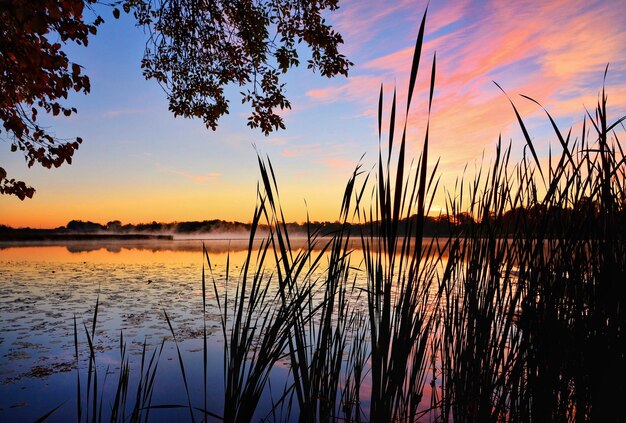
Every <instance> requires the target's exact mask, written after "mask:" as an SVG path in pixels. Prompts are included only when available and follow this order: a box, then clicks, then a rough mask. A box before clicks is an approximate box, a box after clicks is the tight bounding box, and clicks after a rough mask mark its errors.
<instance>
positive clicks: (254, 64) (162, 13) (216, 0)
mask: <svg viewBox="0 0 626 423" xmlns="http://www.w3.org/2000/svg"><path fill="white" fill-rule="evenodd" d="M96 4H99V5H104V6H107V7H113V9H112V11H113V16H114V17H115V18H119V16H120V8H121V9H122V10H124V11H125V12H126V13H132V14H133V16H134V17H135V18H136V20H137V24H138V25H140V26H144V27H146V28H147V33H148V34H149V37H150V38H149V41H148V43H147V45H146V50H145V54H144V57H143V60H142V62H141V67H142V69H143V71H144V76H145V77H146V78H147V79H154V80H156V81H157V82H158V83H159V84H160V85H161V87H163V89H164V90H165V92H166V93H167V97H168V100H169V108H170V111H172V112H173V113H174V115H175V116H183V117H188V118H201V119H202V120H203V121H204V123H205V125H206V126H207V128H211V129H213V130H215V129H216V128H217V122H218V120H219V118H220V117H221V116H222V115H224V114H226V113H228V99H227V98H226V97H225V95H224V89H225V88H226V87H227V86H228V85H237V86H239V87H242V89H243V90H244V91H243V92H241V95H242V102H243V103H250V105H251V107H252V114H251V116H250V117H249V118H248V126H250V127H251V128H260V129H261V131H262V132H263V133H264V134H266V135H267V134H269V133H270V132H272V131H274V130H277V129H284V128H285V124H284V122H283V119H282V117H281V116H280V115H279V114H278V111H279V110H282V109H285V108H290V107H291V105H290V103H289V101H288V100H287V98H286V97H285V85H284V84H283V83H281V75H282V74H284V73H286V72H287V71H288V70H289V69H290V68H292V67H294V66H298V65H299V64H300V60H301V59H300V57H299V51H298V49H299V48H301V46H303V45H306V47H308V48H310V50H311V57H310V58H309V59H307V68H308V69H311V71H313V72H316V71H317V72H319V73H320V74H321V75H323V76H326V77H332V76H336V75H346V76H347V74H348V69H349V67H350V66H351V65H352V63H351V62H350V61H349V60H347V59H346V58H345V57H344V56H343V55H342V54H340V53H339V50H338V48H339V46H340V44H341V43H342V42H343V40H342V38H341V35H340V34H338V33H337V32H335V31H334V30H333V29H332V27H331V26H330V25H328V24H327V23H326V21H325V19H324V18H323V17H322V14H323V13H324V12H326V11H327V10H330V11H334V10H336V9H337V8H338V0H315V1H309V0H307V1H299V2H292V1H289V0H256V1H230V0H212V1H198V0H176V1H166V2H164V1H158V0H117V1H111V2H110V3H107V2H100V1H98V0H67V1H63V2H59V1H54V0H37V1H30V2H25V1H22V0H8V1H3V2H0V70H1V72H0V120H1V121H2V123H3V129H1V130H0V136H1V137H2V139H3V140H4V141H7V142H9V143H10V144H11V151H18V150H19V151H21V152H23V154H24V155H25V158H26V161H27V164H28V167H31V166H33V165H34V164H35V163H38V164H40V165H42V166H44V167H46V168H51V167H53V166H54V167H59V166H61V165H62V164H63V163H68V164H71V162H72V157H73V155H74V152H75V150H76V149H78V147H79V144H80V143H81V142H82V139H81V138H80V137H76V139H73V140H68V139H63V138H60V137H58V136H56V135H55V134H54V132H52V130H50V129H49V128H45V127H42V126H40V125H39V123H38V120H37V117H38V114H39V113H41V112H42V111H43V112H46V113H50V114H52V115H53V116H57V115H60V114H63V115H65V116H70V115H72V114H73V113H76V112H77V110H76V108H74V107H71V106H69V105H66V104H65V100H67V98H68V95H69V94H70V92H71V91H76V92H83V93H85V94H87V93H89V90H90V82H89V77H88V76H87V75H85V74H83V68H82V66H80V65H79V64H77V63H73V62H71V61H70V58H69V57H68V56H67V54H66V53H65V51H64V50H63V48H64V46H65V45H66V44H67V43H69V42H74V43H76V44H78V45H85V46H87V45H88V43H89V37H90V36H92V35H95V34H96V33H97V28H98V26H99V25H100V24H102V23H103V22H104V19H103V18H102V17H101V16H100V15H98V14H97V13H96V11H95V10H94V6H95V5H96ZM87 11H90V12H92V14H93V21H92V22H88V20H87V18H86V17H85V13H86V12H87ZM57 39H58V41H57ZM34 193H35V189H34V188H32V187H30V186H28V185H26V183H25V182H23V181H17V180H15V179H13V178H10V177H9V176H8V175H7V172H6V170H5V169H3V168H2V167H0V194H8V195H16V196H17V197H18V198H20V199H21V200H24V199H25V198H31V197H32V196H33V194H34Z"/></svg>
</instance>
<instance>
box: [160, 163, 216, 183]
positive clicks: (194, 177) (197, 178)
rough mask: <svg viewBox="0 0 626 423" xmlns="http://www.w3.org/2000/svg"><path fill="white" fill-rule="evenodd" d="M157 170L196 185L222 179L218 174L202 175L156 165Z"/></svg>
mask: <svg viewBox="0 0 626 423" xmlns="http://www.w3.org/2000/svg"><path fill="white" fill-rule="evenodd" d="M157 166H158V168H159V170H160V171H161V172H164V173H171V174H172V175H177V176H182V177H183V178H185V179H188V180H190V181H192V182H196V183H204V182H208V181H215V180H217V179H219V178H221V177H222V174H221V173H219V172H207V173H202V174H196V173H191V172H187V171H184V170H178V169H173V168H169V167H165V166H161V165H157Z"/></svg>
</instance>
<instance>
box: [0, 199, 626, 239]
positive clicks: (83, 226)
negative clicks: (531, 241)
mask: <svg viewBox="0 0 626 423" xmlns="http://www.w3.org/2000/svg"><path fill="white" fill-rule="evenodd" d="M599 212H600V210H599V208H598V205H597V204H595V203H593V202H592V201H588V202H586V201H581V202H580V203H579V204H577V205H576V207H574V208H562V207H545V206H534V207H531V208H523V207H517V208H514V209H511V210H508V211H506V212H505V213H503V214H502V215H501V217H499V218H497V219H496V218H494V216H493V215H492V214H489V215H486V216H472V215H470V214H468V213H458V214H455V215H448V214H441V215H439V216H426V218H425V221H424V236H434V235H439V236H442V235H443V236H445V235H449V234H451V233H456V234H459V233H462V232H465V231H471V232H472V233H474V234H475V233H477V232H478V233H480V231H485V232H487V231H489V232H491V231H493V230H494V228H495V229H496V230H497V231H498V232H499V233H500V234H502V236H508V235H511V234H512V233H513V230H514V229H515V227H516V226H517V225H520V224H521V225H523V226H524V227H525V228H526V229H527V231H526V233H528V234H532V233H537V234H542V236H546V235H548V236H552V237H559V234H561V233H565V232H568V231H570V230H571V225H572V222H575V221H576V216H577V215H580V214H581V213H582V214H585V215H587V216H589V214H590V213H592V214H593V213H599ZM416 219H417V217H416V216H412V217H410V218H409V219H403V220H401V221H400V222H399V225H398V228H397V231H398V233H399V234H404V233H406V232H407V231H409V230H411V228H415V227H416V224H415V223H416V221H417V220H416ZM620 221H621V222H624V221H626V211H622V216H621V219H620ZM250 226H251V224H250V223H243V222H237V221H227V220H221V219H212V220H202V221H183V222H169V223H163V222H156V221H152V222H150V223H138V224H131V223H126V224H124V223H122V222H121V221H119V220H112V221H110V222H107V223H106V224H101V223H96V222H91V221H82V220H71V221H70V222H68V223H67V225H66V226H60V227H58V228H55V229H31V228H19V229H15V228H11V227H9V226H6V225H0V236H1V235H3V234H12V233H13V234H14V233H18V232H19V233H47V234H72V233H74V234H80V233H85V234H89V233H108V234H141V233H150V234H172V235H176V234H180V235H183V234H211V235H220V234H223V235H224V236H226V237H227V236H228V234H235V233H237V234H242V233H248V232H249V231H250ZM286 226H287V230H288V231H289V233H290V234H295V235H297V234H302V235H306V234H308V233H317V234H319V235H321V236H327V235H332V234H333V233H334V232H336V231H339V230H341V229H342V224H341V223H340V222H319V221H313V222H308V223H297V222H292V223H287V225H286ZM517 227H519V226H517ZM379 230H381V228H380V227H379V225H377V223H374V224H371V223H365V224H358V223H354V224H351V225H350V231H351V233H352V234H353V235H358V234H370V233H371V232H377V231H379ZM267 231H269V227H268V226H267V225H261V226H260V227H259V232H267ZM580 231H581V233H580V236H586V237H589V236H592V237H593V233H590V231H591V232H593V231H594V228H593V227H592V226H589V227H588V228H580ZM583 232H584V233H583Z"/></svg>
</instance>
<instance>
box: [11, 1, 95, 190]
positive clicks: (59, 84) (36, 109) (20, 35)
mask: <svg viewBox="0 0 626 423" xmlns="http://www.w3.org/2000/svg"><path fill="white" fill-rule="evenodd" d="M93 3H95V0H68V1H64V2H58V1H54V0H40V1H33V2H25V1H21V0H10V1H3V2H1V3H0V70H1V72H0V120H1V121H2V124H3V127H2V128H1V129H0V136H1V137H2V138H3V140H4V141H7V142H9V143H11V151H17V150H20V151H22V152H23V153H24V156H25V158H26V161H27V163H28V167H31V166H33V164H35V163H39V164H40V165H42V166H44V167H46V168H51V167H52V166H54V167H59V166H61V165H62V164H63V163H65V162H67V163H71V162H72V155H73V154H74V151H75V150H76V149H77V148H78V146H79V144H80V143H81V142H82V140H81V139H80V137H78V138H76V139H75V140H65V139H61V138H59V137H57V136H56V135H55V134H54V133H53V132H51V131H50V130H49V129H47V128H44V127H41V126H40V125H39V124H38V121H37V117H38V114H39V113H40V112H41V111H44V112H46V113H51V114H52V115H53V116H57V115H59V114H63V115H65V116H70V115H72V114H73V113H76V109H75V108H73V107H71V106H67V105H65V104H64V102H63V100H65V99H67V97H68V94H69V93H70V92H71V91H72V90H73V91H76V92H83V93H85V94H86V93H88V92H89V89H90V84H89V78H88V77H87V76H86V75H84V74H83V73H82V67H81V66H80V65H78V64H76V63H72V62H70V60H69V58H68V57H67V55H66V54H65V52H64V51H63V45H62V43H63V44H65V43H68V42H74V43H76V44H79V45H85V46H86V45H87V44H88V42H89V37H90V36H91V35H93V34H95V33H96V30H97V26H98V25H99V24H100V23H101V22H102V19H100V18H96V19H95V20H94V22H92V23H87V22H85V20H84V17H83V13H84V11H85V8H89V7H91V5H92V4H93ZM57 37H58V40H59V41H60V42H59V41H55V39H56V38H57ZM34 193H35V190H34V189H33V188H32V187H29V186H27V185H26V184H25V183H24V182H23V181H16V180H15V179H9V178H8V177H7V173H6V171H5V170H4V169H3V168H1V167H0V194H10V195H16V196H18V197H19V198H20V199H21V200H23V199H24V198H26V197H28V198H31V197H32V196H33V194H34Z"/></svg>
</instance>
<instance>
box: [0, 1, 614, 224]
mask: <svg viewBox="0 0 626 423" xmlns="http://www.w3.org/2000/svg"><path fill="white" fill-rule="evenodd" d="M340 6H341V8H340V9H339V11H337V12H336V13H333V14H330V15H329V16H328V20H329V21H330V22H331V23H332V24H333V25H334V26H335V28H336V29H337V30H338V31H339V32H340V33H341V34H342V35H343V37H344V41H345V44H344V45H343V53H344V54H345V55H347V56H348V57H349V59H350V60H351V61H353V62H354V63H355V66H354V67H353V68H352V70H351V72H350V76H349V78H344V77H336V78H333V79H326V78H323V77H321V76H320V75H317V74H312V73H310V72H308V71H307V70H306V65H305V66H302V67H301V68H298V69H292V70H291V71H290V72H289V73H288V74H287V77H286V78H285V82H286V83H287V97H288V99H289V100H290V101H291V104H292V110H289V111H286V112H285V113H284V116H285V123H286V125H287V130H285V131H279V132H277V133H274V134H272V135H271V136H269V137H265V136H263V135H262V134H261V133H260V131H256V130H254V131H253V130H250V129H249V128H248V127H247V126H246V119H247V116H248V114H249V108H248V106H247V105H244V106H243V107H242V106H241V101H240V96H239V91H241V90H240V89H239V87H233V88H232V89H231V90H230V91H231V94H230V96H229V99H230V100H231V104H230V105H231V110H230V115H228V116H226V117H225V118H223V119H222V120H221V121H220V126H219V128H218V130H217V131H215V132H213V131H211V130H207V129H206V128H205V127H204V125H203V124H202V122H201V121H199V120H188V119H182V118H177V119H175V118H174V117H173V115H172V114H171V113H170V112H169V111H168V106H167V100H166V96H165V94H164V93H163V91H162V90H161V88H160V87H159V86H158V85H157V84H156V82H154V81H146V80H145V79H144V78H143V76H142V73H141V69H140V60H141V57H142V55H143V49H144V45H145V41H146V35H145V34H144V33H143V31H142V30H141V29H138V28H135V27H134V24H133V21H132V19H131V18H129V17H125V16H123V17H122V18H121V19H120V20H117V21H116V20H114V19H113V17H112V16H111V15H110V11H107V10H105V11H103V13H106V14H107V15H105V18H106V23H105V24H103V25H102V26H101V27H100V29H99V30H98V35H97V36H95V37H93V38H92V39H91V40H90V44H89V47H87V48H84V47H77V46H68V48H67V49H66V51H67V52H68V55H69V56H70V60H72V61H74V62H77V63H79V64H81V65H82V66H84V67H85V73H86V74H87V75H89V76H90V78H91V86H92V89H91V93H90V94H89V95H87V96H84V95H82V94H74V95H73V96H72V97H71V98H70V104H72V105H74V106H76V107H77V108H78V111H79V113H78V114H77V115H75V116H72V117H71V118H61V117H60V118H55V119H51V120H50V124H51V125H52V126H53V127H54V129H55V132H56V134H57V135H58V136H60V137H67V138H71V137H75V136H81V137H82V138H83V139H84V142H83V144H82V145H81V147H80V149H79V150H78V151H77V152H76V154H75V155H74V158H73V164H72V165H64V166H62V167H61V168H59V169H53V170H47V169H43V168H41V167H37V166H34V167H33V168H31V169H28V168H27V166H26V163H25V161H24V157H23V156H22V155H20V154H18V153H10V151H9V147H10V144H9V143H6V142H2V143H0V157H1V160H0V163H1V165H2V166H3V167H4V168H5V169H6V170H7V172H8V174H9V177H13V178H17V179H22V180H25V181H26V182H27V183H29V184H30V185H32V186H34V187H35V188H36V189H37V192H36V194H35V196H34V197H33V199H31V200H25V201H20V200H19V199H17V198H16V197H13V196H11V197H10V196H0V224H6V225H10V226H13V227H23V226H30V227H42V228H43V227H56V226H60V225H65V224H66V223H67V222H68V221H69V220H71V219H81V220H92V221H96V222H101V223H106V222H107V221H109V220H114V219H119V220H121V221H122V222H124V223H140V222H147V221H153V220H156V221H164V222H171V221H181V220H204V219H225V220H239V221H249V220H250V219H251V217H252V213H253V211H254V204H255V201H256V186H257V181H258V180H259V172H258V166H257V158H256V157H257V156H256V155H257V151H258V152H259V153H261V154H263V155H268V156H269V157H270V159H271V160H272V163H273V166H274V170H275V171H276V173H277V178H278V182H279V188H280V195H281V199H282V202H283V206H284V208H285V212H286V217H287V219H288V220H296V221H302V220H304V219H305V216H306V211H307V210H308V212H309V214H310V216H311V219H312V220H335V219H336V218H337V217H338V214H339V207H340V205H341V196H342V193H343V189H344V185H345V183H346V181H347V179H348V177H349V176H350V174H351V173H352V170H353V169H354V167H355V166H356V165H357V163H358V162H359V159H360V157H361V156H362V155H363V154H365V157H364V159H363V161H362V162H363V163H364V169H366V170H369V169H371V168H372V166H373V164H374V163H375V160H376V157H377V153H376V151H377V148H378V138H377V123H376V107H377V103H378V92H379V89H380V84H381V83H383V84H384V87H385V99H386V105H387V107H389V101H390V100H391V97H392V92H393V87H394V84H395V86H397V89H398V96H399V97H398V98H399V104H400V110H402V109H403V108H404V107H405V104H406V94H405V93H406V87H407V80H408V75H409V70H410V66H411V57H412V54H413V47H414V45H415V38H416V36H417V32H418V28H419V23H420V20H421V16H422V14H423V12H424V8H425V7H426V2H425V1H420V0H404V1H398V0H394V1H380V0H376V1H374V0H370V1H364V0H350V1H342V2H340ZM624 16H626V2H625V1H623V0H605V1H589V0H583V1H576V0H572V1H540V0H534V1H515V2H511V1H464V0H448V1H439V0H433V1H432V2H431V4H430V8H429V15H428V19H427V23H426V44H425V46H424V51H423V62H422V66H421V69H420V74H418V80H419V82H418V84H419V85H420V87H421V88H422V90H419V91H417V92H416V94H415V97H414V99H413V103H412V105H413V106H412V111H411V113H410V117H409V134H410V137H409V143H410V146H411V147H410V154H409V156H412V157H416V156H417V155H418V154H419V150H420V149H421V143H422V141H423V128H424V125H423V120H424V119H423V118H424V116H425V102H426V101H427V94H426V92H425V91H424V88H425V87H426V85H427V83H428V79H429V77H430V75H429V73H430V66H431V63H432V57H433V54H434V53H435V52H436V54H437V80H436V91H435V99H434V108H433V113H432V120H431V142H432V144H431V150H430V152H431V158H432V163H434V160H435V159H436V158H440V159H441V164H440V172H441V176H442V184H443V186H444V187H449V188H452V186H453V184H454V181H455V179H456V178H457V177H459V176H461V175H462V172H463V169H464V167H465V166H466V165H468V166H467V171H466V174H472V173H473V170H474V168H475V167H477V166H479V165H480V163H481V157H482V156H483V154H484V157H485V158H484V161H485V163H489V161H490V158H491V157H493V153H494V151H495V143H496V142H497V139H498V135H499V134H502V136H503V139H504V140H506V141H507V142H508V140H509V139H512V140H513V152H514V156H515V157H516V158H519V157H520V156H521V154H522V149H523V146H524V140H523V138H522V135H521V131H520V130H519V128H518V126H517V124H516V122H515V115H514V113H513V110H512V108H511V106H510V104H509V103H508V100H507V98H506V97H505V96H504V94H503V93H502V92H501V91H500V90H499V89H498V88H497V87H496V86H495V84H494V83H493V81H496V82H497V83H498V84H500V85H501V86H502V87H503V88H504V89H505V90H506V91H507V93H508V94H509V95H510V96H511V98H512V99H513V100H514V101H515V103H516V105H517V106H518V107H519V109H520V112H521V113H522V115H523V116H524V118H525V121H526V122H527V124H528V127H529V129H530V132H531V136H532V138H533V141H534V142H535V144H536V146H537V152H538V154H539V156H540V158H541V159H542V160H547V156H548V148H549V145H552V148H553V151H555V152H560V149H559V148H558V141H557V140H556V139H555V138H554V137H553V136H552V135H551V133H550V131H549V128H548V126H547V125H546V118H545V114H544V113H543V112H542V111H541V109H540V108H539V107H538V106H537V105H535V104H533V103H531V102H530V101H528V100H525V99H523V98H522V97H520V96H519V94H526V95H528V96H530V97H533V98H535V99H536V100H537V101H539V102H541V103H542V104H543V105H544V106H545V107H546V108H547V109H548V110H549V111H550V113H551V114H553V116H555V117H557V118H558V119H557V123H558V124H559V125H560V126H561V127H562V128H564V129H567V128H569V127H570V126H574V127H576V126H577V125H580V123H581V122H582V118H583V115H584V110H585V106H586V107H587V108H588V109H589V110H593V108H594V107H595V104H596V102H597V98H598V97H597V96H598V92H599V90H600V89H601V88H602V79H603V74H604V68H605V67H606V65H607V63H609V64H610V65H609V73H608V77H607V83H606V86H607V94H608V100H609V111H610V115H609V119H610V120H615V119H616V118H618V117H621V116H623V115H625V114H626V19H625V18H624ZM403 119H404V117H403V116H402V115H401V114H400V116H399V120H398V123H401V122H403ZM385 125H388V123H385ZM443 193H444V188H441V189H440V193H439V195H438V196H437V197H436V199H435V202H434V207H435V208H440V207H442V206H443V205H444V196H443ZM305 200H306V204H305Z"/></svg>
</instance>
